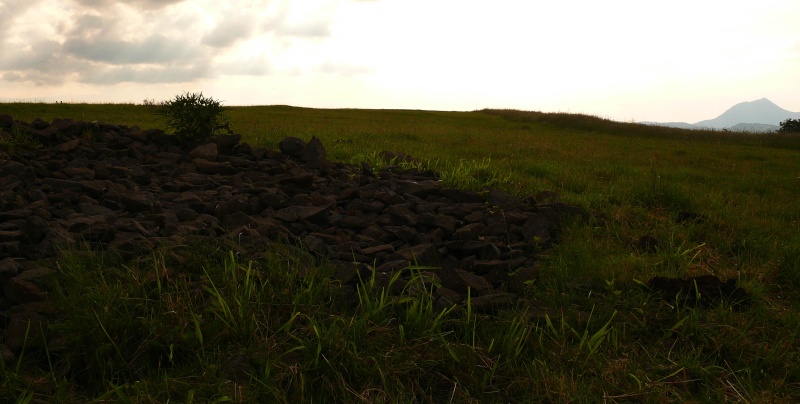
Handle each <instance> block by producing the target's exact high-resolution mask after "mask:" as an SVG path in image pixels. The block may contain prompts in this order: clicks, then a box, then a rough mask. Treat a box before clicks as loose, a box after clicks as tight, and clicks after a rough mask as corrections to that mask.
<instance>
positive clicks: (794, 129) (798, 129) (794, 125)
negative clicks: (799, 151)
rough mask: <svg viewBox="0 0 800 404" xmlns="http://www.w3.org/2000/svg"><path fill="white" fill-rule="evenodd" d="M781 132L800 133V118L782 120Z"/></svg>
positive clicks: (779, 130)
mask: <svg viewBox="0 0 800 404" xmlns="http://www.w3.org/2000/svg"><path fill="white" fill-rule="evenodd" d="M778 132H781V133H800V119H787V120H785V121H783V122H781V127H780V129H778Z"/></svg>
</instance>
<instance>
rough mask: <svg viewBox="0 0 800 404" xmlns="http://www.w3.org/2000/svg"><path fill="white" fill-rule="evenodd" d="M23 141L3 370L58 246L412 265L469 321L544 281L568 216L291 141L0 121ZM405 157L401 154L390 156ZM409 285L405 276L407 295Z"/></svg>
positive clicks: (9, 192) (351, 270)
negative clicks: (271, 247) (279, 253)
mask: <svg viewBox="0 0 800 404" xmlns="http://www.w3.org/2000/svg"><path fill="white" fill-rule="evenodd" d="M12 132H16V133H27V134H29V135H30V136H32V137H33V138H34V139H35V140H36V141H37V142H38V143H39V144H40V145H41V146H39V147H36V148H33V149H27V148H23V147H18V148H13V149H12V150H11V151H10V152H8V153H6V154H4V155H3V156H2V162H0V291H2V294H0V324H2V326H3V331H4V332H5V339H4V344H3V345H0V351H3V352H4V356H5V357H6V358H7V359H8V358H9V357H11V356H12V355H13V353H14V352H16V351H18V350H19V349H20V348H21V347H22V344H23V343H24V335H25V334H24V331H25V329H26V328H27V324H28V322H29V321H33V322H34V323H38V324H44V323H46V322H47V321H48V319H47V316H46V314H45V310H43V307H44V305H45V304H44V302H46V300H47V292H46V290H45V288H44V287H43V280H44V279H45V278H46V277H47V276H48V274H49V270H47V269H45V268H43V267H42V266H40V265H38V264H37V262H41V261H40V260H42V259H47V258H52V257H55V256H56V254H57V253H58V250H59V248H63V247H65V246H70V245H74V244H75V243H86V244H88V245H89V246H91V247H92V248H95V249H99V250H104V251H112V252H115V253H117V254H119V255H121V256H122V257H123V258H126V259H135V258H137V257H139V256H146V255H147V254H148V253H150V252H151V251H152V250H153V249H154V248H162V249H164V250H165V251H168V252H170V253H173V254H176V255H179V254H180V253H181V249H182V248H185V245H186V244H187V241H188V240H189V239H198V238H201V239H202V238H209V239H213V242H215V243H218V244H221V245H223V246H225V247H226V248H230V249H233V250H235V251H236V252H238V253H241V254H243V256H245V257H248V258H250V259H258V254H259V252H263V251H264V246H265V245H266V244H267V243H274V242H276V241H281V242H286V243H289V244H292V245H296V246H302V247H303V249H304V250H305V251H308V252H310V253H311V255H312V256H313V257H314V258H316V259H317V260H318V261H320V262H326V263H327V264H328V265H332V266H333V267H334V268H335V275H334V277H335V278H336V279H337V280H338V281H340V282H341V283H342V284H343V285H353V284H354V283H355V282H357V280H358V277H359V275H362V277H364V279H366V278H367V277H369V276H371V274H372V273H373V272H375V273H376V274H377V275H376V281H377V282H378V284H380V283H382V282H384V283H385V284H388V280H389V278H390V277H391V275H393V274H394V273H395V271H398V270H401V269H404V268H407V267H408V266H409V265H417V266H420V267H437V268H441V270H438V269H437V270H436V271H433V270H425V269H422V270H423V271H427V272H429V273H428V275H429V276H431V277H433V278H436V281H437V282H439V283H440V284H441V285H442V286H441V287H439V288H437V289H436V291H435V294H436V299H437V305H438V306H439V307H448V306H450V305H452V304H459V303H462V302H463V301H464V300H465V297H466V293H467V290H468V289H469V290H471V296H472V300H471V304H472V305H473V307H474V308H475V309H476V310H482V311H492V310H496V309H497V308H500V307H504V306H509V305H513V304H515V302H516V301H517V299H518V296H519V295H520V294H521V292H522V288H523V287H524V285H525V283H526V282H528V281H530V280H533V279H535V277H536V276H537V261H536V259H537V252H539V251H542V250H543V249H545V248H547V247H548V246H549V245H550V244H551V243H552V241H553V237H555V236H556V233H557V230H558V228H559V225H560V222H561V220H562V218H564V217H565V216H568V215H576V214H580V209H578V208H576V207H573V206H568V205H565V204H563V203H558V202H552V203H538V201H537V200H536V199H535V198H533V197H529V198H525V199H523V200H520V199H518V198H516V197H513V196H511V195H509V194H506V193H504V192H502V191H499V190H496V189H485V190H483V191H481V192H474V191H467V190H461V189H454V188H448V187H445V186H443V185H442V183H441V182H440V181H438V180H437V175H436V173H434V172H431V171H420V170H419V169H416V168H410V169H409V168H403V167H401V166H400V165H392V164H393V163H397V162H398V160H403V159H405V160H411V159H412V158H411V157H409V156H406V155H403V154H402V153H388V152H387V153H384V154H383V155H384V156H385V157H386V159H387V164H388V165H386V166H384V167H382V168H379V169H375V168H373V167H369V166H367V165H362V166H361V167H351V166H348V165H345V164H342V163H332V162H329V161H327V160H326V153H325V148H324V146H323V144H322V142H320V141H319V140H318V139H316V138H312V139H311V140H310V141H309V142H307V143H306V142H305V141H303V140H301V139H297V138H287V139H285V140H283V141H282V142H281V143H280V151H275V150H266V149H263V148H257V147H251V146H250V145H248V144H247V143H241V142H240V136H239V135H227V136H222V137H218V138H215V139H213V140H212V141H210V142H207V143H204V144H178V143H177V142H176V141H175V139H174V138H172V137H170V136H168V135H166V134H165V133H164V132H162V131H160V130H141V129H140V128H138V127H125V126H117V125H110V124H105V123H99V122H94V123H89V122H82V121H73V120H70V119H59V120H55V121H53V122H49V123H48V122H43V121H41V120H36V121H34V122H32V123H25V122H19V121H16V120H14V119H13V118H12V117H10V116H0V137H2V138H3V139H6V140H8V139H10V138H11V134H10V133H12ZM397 157H399V159H398V158H397ZM402 280H403V278H401V283H398V285H401V284H402Z"/></svg>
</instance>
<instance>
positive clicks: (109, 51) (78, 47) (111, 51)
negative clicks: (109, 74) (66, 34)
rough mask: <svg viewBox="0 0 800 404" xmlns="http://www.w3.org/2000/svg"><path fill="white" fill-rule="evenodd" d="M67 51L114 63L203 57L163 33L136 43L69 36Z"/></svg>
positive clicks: (137, 62) (183, 43) (193, 49)
mask: <svg viewBox="0 0 800 404" xmlns="http://www.w3.org/2000/svg"><path fill="white" fill-rule="evenodd" d="M64 51H65V52H67V53H69V54H71V55H73V56H75V57H78V58H80V59H86V60H90V61H94V62H105V63H111V64H140V63H146V64H158V63H172V62H178V61H188V60H195V59H197V58H199V57H201V56H202V54H201V52H200V51H199V49H197V48H195V47H192V46H190V45H189V46H187V44H186V43H185V42H183V41H179V40H176V39H170V38H166V37H164V36H162V35H153V36H151V37H148V38H145V39H144V40H141V41H137V42H134V41H122V40H115V39H96V40H86V39H69V40H67V41H66V42H65V43H64Z"/></svg>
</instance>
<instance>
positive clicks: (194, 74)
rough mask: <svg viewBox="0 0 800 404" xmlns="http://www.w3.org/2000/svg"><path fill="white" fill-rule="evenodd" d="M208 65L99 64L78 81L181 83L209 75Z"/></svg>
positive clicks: (96, 82) (83, 74)
mask: <svg viewBox="0 0 800 404" xmlns="http://www.w3.org/2000/svg"><path fill="white" fill-rule="evenodd" d="M209 76H210V74H209V69H208V68H207V67H206V66H202V65H195V66H166V67H138V66H99V67H92V68H89V69H87V70H86V71H82V72H80V73H79V76H78V81H80V82H82V83H88V84H116V83H123V82H134V83H181V82H189V81H194V80H198V79H201V78H206V77H209Z"/></svg>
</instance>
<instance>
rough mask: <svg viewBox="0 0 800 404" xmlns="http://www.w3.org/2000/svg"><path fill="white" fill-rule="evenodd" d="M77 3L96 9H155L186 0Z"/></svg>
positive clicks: (80, 0)
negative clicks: (124, 7) (121, 7)
mask: <svg viewBox="0 0 800 404" xmlns="http://www.w3.org/2000/svg"><path fill="white" fill-rule="evenodd" d="M74 1H75V3H77V4H79V5H82V6H86V7H91V8H94V9H98V8H108V7H113V6H117V5H125V6H128V7H133V8H137V9H141V10H154V9H160V8H164V7H168V6H171V5H173V4H178V3H182V2H183V1H184V0H127V1H119V0H74Z"/></svg>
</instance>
